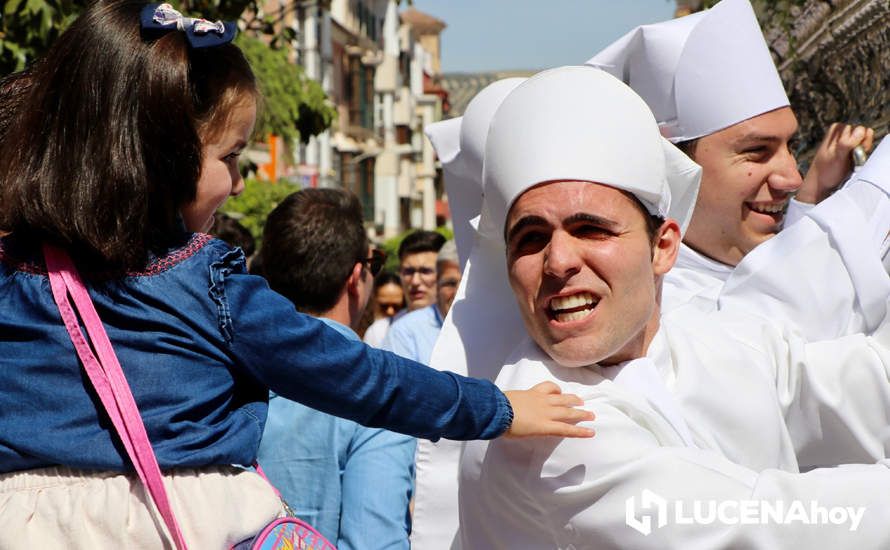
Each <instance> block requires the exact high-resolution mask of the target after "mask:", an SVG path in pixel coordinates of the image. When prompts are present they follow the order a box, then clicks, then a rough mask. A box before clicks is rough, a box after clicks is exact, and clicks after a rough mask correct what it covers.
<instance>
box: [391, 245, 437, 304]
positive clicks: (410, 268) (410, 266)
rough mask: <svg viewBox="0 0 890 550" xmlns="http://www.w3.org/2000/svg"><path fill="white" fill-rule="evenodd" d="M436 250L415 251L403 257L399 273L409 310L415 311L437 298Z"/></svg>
mask: <svg viewBox="0 0 890 550" xmlns="http://www.w3.org/2000/svg"><path fill="white" fill-rule="evenodd" d="M436 256H438V254H437V253H436V252H415V253H413V254H405V255H404V256H403V257H402V262H401V267H399V275H400V276H401V277H402V288H403V289H405V299H406V300H407V302H408V310H409V311H414V310H415V309H420V308H422V307H426V306H428V305H430V304H432V303H433V302H434V301H435V300H436Z"/></svg>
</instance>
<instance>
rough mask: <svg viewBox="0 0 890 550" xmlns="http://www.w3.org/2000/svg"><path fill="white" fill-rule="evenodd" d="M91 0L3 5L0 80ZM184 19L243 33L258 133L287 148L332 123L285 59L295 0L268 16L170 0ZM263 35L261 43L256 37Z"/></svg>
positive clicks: (324, 104)
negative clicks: (255, 85)
mask: <svg viewBox="0 0 890 550" xmlns="http://www.w3.org/2000/svg"><path fill="white" fill-rule="evenodd" d="M93 1H95V0H4V1H3V11H2V14H0V75H6V74H9V73H11V72H15V71H19V70H22V69H24V68H25V67H26V66H27V65H28V64H29V63H31V62H32V61H34V60H35V59H37V58H38V57H40V56H41V55H43V53H44V52H46V50H47V49H48V48H49V46H50V45H51V44H52V43H53V41H55V39H56V38H58V36H59V35H60V34H61V33H62V32H63V31H64V30H65V29H66V28H67V27H68V25H69V24H71V22H72V21H74V19H75V18H77V16H78V15H79V14H80V13H81V12H82V11H83V10H84V9H85V8H86V6H87V5H89V4H90V3H92V2H93ZM170 3H171V4H173V5H174V6H175V7H177V8H178V9H181V10H182V11H183V12H184V13H187V14H200V16H202V17H204V18H206V19H211V20H216V19H223V20H238V21H239V23H240V26H241V27H242V28H244V29H246V31H247V32H242V33H239V38H238V39H237V43H238V45H239V46H240V47H242V49H244V52H245V55H246V56H247V58H248V59H249V60H250V62H251V65H252V66H253V67H254V70H255V71H256V73H257V78H258V80H259V81H260V86H261V88H262V90H263V92H264V95H265V100H264V109H263V116H262V118H261V119H260V120H259V121H258V124H257V130H258V134H260V135H265V134H276V135H280V136H282V137H283V138H284V139H285V141H286V142H287V143H288V144H291V143H293V142H294V141H295V140H296V139H297V138H299V139H301V140H303V141H306V140H308V139H309V137H310V136H313V135H316V134H318V133H319V132H322V131H323V130H324V129H325V128H327V127H329V126H330V125H331V123H332V122H333V120H334V116H335V113H336V111H335V109H334V108H333V107H332V106H331V105H330V104H329V103H328V101H327V99H326V97H325V94H324V91H323V90H322V89H321V86H320V85H319V84H318V83H317V82H315V81H313V80H311V79H309V78H307V77H306V76H305V74H304V73H303V71H302V69H301V68H300V67H298V66H296V65H294V64H293V63H290V62H289V61H288V59H287V54H286V53H285V51H284V50H283V49H282V47H283V46H284V45H285V44H287V43H289V42H290V41H291V40H293V38H294V32H293V30H292V29H290V28H289V27H287V26H284V25H281V24H280V23H281V22H282V21H283V18H284V17H285V16H286V15H287V14H289V13H290V12H292V11H293V10H294V9H296V7H297V6H299V4H300V3H301V2H300V1H299V0H296V1H293V2H289V3H288V4H287V5H286V7H284V8H282V9H281V10H278V11H277V12H275V13H272V14H264V13H263V12H262V11H260V10H259V9H258V7H259V4H260V2H257V1H256V0H182V1H177V0H171V1H170ZM257 35H261V36H263V39H260V38H257Z"/></svg>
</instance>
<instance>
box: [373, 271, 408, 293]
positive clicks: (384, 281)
mask: <svg viewBox="0 0 890 550" xmlns="http://www.w3.org/2000/svg"><path fill="white" fill-rule="evenodd" d="M386 285H396V286H402V278H401V277H399V274H398V273H393V272H392V271H381V272H380V274H379V275H377V276H376V277H374V290H375V291H376V290H377V289H378V288H380V287H382V286H386Z"/></svg>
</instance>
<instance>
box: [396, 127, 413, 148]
mask: <svg viewBox="0 0 890 550" xmlns="http://www.w3.org/2000/svg"><path fill="white" fill-rule="evenodd" d="M411 138H412V132H411V127H410V126H408V125H407V124H399V125H398V126H396V143H398V144H399V145H410V144H411Z"/></svg>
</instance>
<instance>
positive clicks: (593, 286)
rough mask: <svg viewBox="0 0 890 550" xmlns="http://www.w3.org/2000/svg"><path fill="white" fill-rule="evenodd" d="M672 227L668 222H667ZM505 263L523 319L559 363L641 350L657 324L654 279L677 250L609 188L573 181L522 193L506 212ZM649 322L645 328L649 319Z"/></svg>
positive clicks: (629, 355) (618, 357)
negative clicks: (665, 246) (663, 244)
mask: <svg viewBox="0 0 890 550" xmlns="http://www.w3.org/2000/svg"><path fill="white" fill-rule="evenodd" d="M665 226H670V227H671V228H672V229H671V231H674V228H677V226H676V223H674V222H669V223H666V224H665V225H664V226H662V229H660V230H659V231H663V230H664V229H663V228H664V227H665ZM506 229H507V270H508V273H509V278H510V286H512V287H513V292H514V293H515V295H516V298H517V301H518V303H519V309H520V311H521V313H522V317H523V321H524V322H525V326H526V329H527V330H528V331H529V334H530V335H531V336H532V338H533V339H534V340H535V342H537V344H538V345H539V346H541V348H542V349H543V350H544V351H545V352H546V353H547V354H548V355H550V357H552V358H553V359H554V360H555V361H557V362H558V363H560V364H562V365H564V366H572V367H574V366H584V365H590V364H593V363H604V364H613V363H617V362H621V361H626V360H629V359H633V358H635V357H639V356H640V355H641V354H642V353H645V349H644V344H647V343H648V342H644V340H645V330H646V328H647V325H648V326H654V327H656V328H657V324H658V309H657V307H656V278H657V277H658V276H659V275H662V274H663V273H664V272H666V271H667V270H668V269H670V266H671V265H673V260H674V258H675V257H676V247H677V245H678V244H679V229H678V228H677V229H676V235H675V237H674V241H673V251H672V252H670V251H669V252H668V254H669V257H666V256H664V254H665V252H664V251H662V250H660V249H659V247H656V248H655V250H654V254H655V256H653V248H652V245H651V241H650V239H649V235H648V233H647V231H646V222H645V219H644V217H643V213H642V212H641V211H640V209H639V207H638V206H637V205H636V204H634V202H633V200H632V199H631V198H630V197H628V196H627V195H625V194H624V193H622V192H621V191H618V190H616V189H614V188H611V187H607V186H605V185H600V184H592V183H588V182H577V181H561V182H554V183H547V184H544V185H540V186H538V187H535V188H532V189H530V190H528V191H526V192H525V193H524V194H523V195H521V196H520V197H519V199H518V200H517V201H516V202H515V203H514V204H513V207H512V208H511V210H510V213H509V215H508V217H507V226H506ZM652 323H654V325H652Z"/></svg>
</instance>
